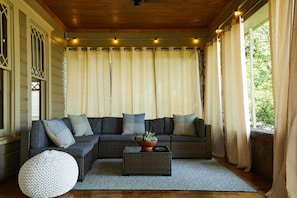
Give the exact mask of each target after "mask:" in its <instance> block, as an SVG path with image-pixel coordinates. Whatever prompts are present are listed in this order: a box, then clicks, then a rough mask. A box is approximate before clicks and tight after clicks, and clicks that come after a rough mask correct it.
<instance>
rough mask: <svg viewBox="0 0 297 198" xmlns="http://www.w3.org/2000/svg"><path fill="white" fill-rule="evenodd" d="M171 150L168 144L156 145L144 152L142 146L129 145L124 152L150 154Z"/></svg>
mask: <svg viewBox="0 0 297 198" xmlns="http://www.w3.org/2000/svg"><path fill="white" fill-rule="evenodd" d="M170 152H171V151H170V150H169V149H168V147H167V146H154V147H153V151H151V152H143V151H141V147H140V146H136V145H127V146H126V147H125V149H124V151H123V153H124V154H127V153H141V154H146V153H147V154H150V153H170Z"/></svg>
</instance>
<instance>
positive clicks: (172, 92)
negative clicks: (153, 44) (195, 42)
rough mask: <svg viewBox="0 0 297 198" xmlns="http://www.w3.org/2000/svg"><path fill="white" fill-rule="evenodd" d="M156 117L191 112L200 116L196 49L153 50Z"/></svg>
mask: <svg viewBox="0 0 297 198" xmlns="http://www.w3.org/2000/svg"><path fill="white" fill-rule="evenodd" d="M155 74H156V102H157V106H156V109H157V117H164V116H167V117H172V115H173V114H192V113H196V115H197V116H198V117H200V118H202V107H201V97H200V75H199V57H198V52H197V50H196V49H187V48H166V49H164V48H162V49H157V50H156V51H155Z"/></svg>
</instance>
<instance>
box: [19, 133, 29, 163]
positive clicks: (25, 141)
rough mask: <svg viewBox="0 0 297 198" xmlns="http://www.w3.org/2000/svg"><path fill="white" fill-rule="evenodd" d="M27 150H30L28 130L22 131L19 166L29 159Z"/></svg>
mask: <svg viewBox="0 0 297 198" xmlns="http://www.w3.org/2000/svg"><path fill="white" fill-rule="evenodd" d="M29 150H30V130H28V131H22V133H21V151H20V152H21V156H20V166H22V165H23V164H24V163H25V162H26V161H27V160H28V159H29Z"/></svg>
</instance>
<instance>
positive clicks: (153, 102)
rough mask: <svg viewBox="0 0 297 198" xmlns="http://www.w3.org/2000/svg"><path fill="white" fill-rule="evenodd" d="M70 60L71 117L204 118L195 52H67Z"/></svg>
mask: <svg viewBox="0 0 297 198" xmlns="http://www.w3.org/2000/svg"><path fill="white" fill-rule="evenodd" d="M155 53H156V55H155ZM66 55H67V67H68V77H67V96H66V103H67V113H68V114H82V113H85V114H86V115H87V116H92V117H94V116H101V117H102V116H115V117H122V113H135V114H136V113H145V118H146V119H152V118H157V117H164V116H168V117H172V114H174V113H175V114H190V113H196V114H197V116H198V117H201V118H202V107H201V96H200V78H199V76H200V75H199V59H198V56H199V55H198V52H197V51H196V50H195V49H187V48H182V49H173V48H172V49H170V50H166V51H162V50H157V52H155V49H152V48H106V50H105V48H103V49H102V48H68V49H67V53H66Z"/></svg>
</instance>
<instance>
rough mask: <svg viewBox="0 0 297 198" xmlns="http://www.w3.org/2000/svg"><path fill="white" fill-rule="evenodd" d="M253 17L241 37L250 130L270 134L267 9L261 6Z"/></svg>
mask: <svg viewBox="0 0 297 198" xmlns="http://www.w3.org/2000/svg"><path fill="white" fill-rule="evenodd" d="M254 15H255V17H254V18H253V16H252V17H251V19H248V20H247V26H248V27H247V28H246V35H245V44H246V60H247V78H248V79H249V80H248V85H249V104H250V118H251V127H253V128H262V129H269V130H273V126H274V109H273V94H272V68H271V57H270V37H269V20H268V6H267V5H266V6H264V7H263V8H261V9H260V10H259V11H258V13H255V14H254ZM249 20H250V21H249ZM251 21H253V22H251ZM252 23H253V25H251V24H252Z"/></svg>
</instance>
